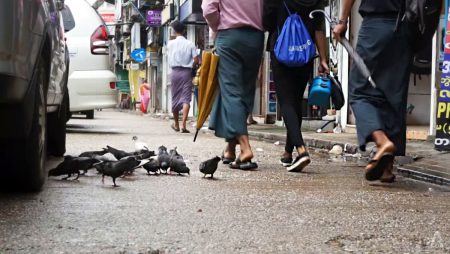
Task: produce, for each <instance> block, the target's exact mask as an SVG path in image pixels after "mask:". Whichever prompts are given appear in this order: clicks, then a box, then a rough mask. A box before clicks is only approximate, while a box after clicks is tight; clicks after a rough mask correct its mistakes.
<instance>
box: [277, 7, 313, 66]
mask: <svg viewBox="0 0 450 254" xmlns="http://www.w3.org/2000/svg"><path fill="white" fill-rule="evenodd" d="M283 3H284V7H285V8H286V10H287V12H288V14H289V16H288V17H287V18H286V21H285V22H284V25H283V28H282V30H281V33H280V34H279V36H278V38H277V41H276V43H275V48H274V54H275V57H276V58H277V60H278V61H279V62H280V63H283V64H285V65H287V66H289V67H300V66H303V65H305V64H307V63H308V62H309V61H310V60H311V59H312V58H313V57H314V55H315V54H316V46H315V45H314V42H313V40H312V39H311V36H310V34H309V32H308V29H307V28H306V26H305V24H304V23H303V21H302V19H301V18H300V16H299V15H298V14H297V13H291V11H290V10H289V8H288V7H287V5H286V2H283Z"/></svg>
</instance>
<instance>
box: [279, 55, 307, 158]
mask: <svg viewBox="0 0 450 254" xmlns="http://www.w3.org/2000/svg"><path fill="white" fill-rule="evenodd" d="M271 60H272V71H273V79H274V82H275V90H276V93H277V99H278V103H279V105H280V109H281V115H282V116H283V120H284V122H285V124H286V130H287V135H286V146H285V151H286V152H288V153H292V151H293V150H294V147H295V148H299V147H302V146H304V145H305V142H304V141H303V136H302V131H301V127H302V102H303V93H304V92H305V88H306V85H307V82H308V80H309V78H310V76H311V73H312V66H313V65H312V62H311V63H309V64H307V65H305V66H302V67H287V66H286V65H283V64H281V63H280V62H278V61H277V59H276V57H275V56H274V54H273V53H272V54H271Z"/></svg>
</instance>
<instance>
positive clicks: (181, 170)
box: [170, 158, 190, 175]
mask: <svg viewBox="0 0 450 254" xmlns="http://www.w3.org/2000/svg"><path fill="white" fill-rule="evenodd" d="M172 172H175V173H178V175H181V174H188V175H190V170H189V168H188V167H187V166H186V163H185V162H184V160H179V159H176V158H173V159H171V160H170V173H172Z"/></svg>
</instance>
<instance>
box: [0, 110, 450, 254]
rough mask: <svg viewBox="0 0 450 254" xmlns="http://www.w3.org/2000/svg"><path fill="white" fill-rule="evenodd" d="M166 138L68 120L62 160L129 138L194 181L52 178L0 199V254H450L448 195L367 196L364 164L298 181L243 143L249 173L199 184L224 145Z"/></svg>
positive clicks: (222, 174) (151, 131)
mask: <svg viewBox="0 0 450 254" xmlns="http://www.w3.org/2000/svg"><path fill="white" fill-rule="evenodd" d="M169 126H170V125H169V121H167V120H161V119H154V118H151V117H149V116H138V115H133V114H128V113H121V112H116V111H111V110H109V111H108V110H104V111H102V112H96V116H95V119H94V120H86V119H83V118H80V119H72V120H71V121H70V122H69V134H68V141H67V154H70V155H78V154H79V153H81V152H83V151H87V150H99V149H101V148H102V147H104V146H106V145H107V144H108V145H111V146H113V147H117V148H120V149H123V150H129V151H131V150H133V148H134V144H133V141H132V140H131V138H132V136H134V135H136V136H138V138H139V140H140V141H144V142H146V143H148V144H149V145H150V147H151V148H152V149H156V148H157V147H158V146H160V145H163V144H164V145H166V146H167V147H169V148H173V147H174V146H177V147H178V151H179V152H180V153H181V154H182V155H183V156H184V157H185V159H187V160H188V162H187V164H188V165H189V166H190V168H191V170H192V173H191V176H190V177H188V176H186V177H182V176H175V175H173V176H168V175H161V176H148V175H147V174H146V172H145V171H144V170H142V169H139V170H137V171H136V172H135V173H134V175H133V176H130V177H127V178H125V179H122V178H120V179H118V180H117V184H118V185H120V187H118V188H112V181H111V179H110V178H105V184H102V183H101V177H100V176H99V175H97V174H96V172H95V170H91V171H89V173H88V175H87V176H81V177H80V179H79V181H61V180H59V179H60V178H61V177H57V178H50V179H49V180H48V182H47V184H46V186H45V188H44V190H43V191H42V192H41V193H39V194H8V193H3V194H0V253H100V252H104V253H158V252H159V253H235V252H241V253H244V252H245V253H274V252H275V253H331V252H371V253H374V252H396V253H400V252H401V253H421V252H432V253H448V252H450V223H449V221H450V192H449V190H448V189H443V188H439V187H437V186H433V185H428V184H423V183H419V182H415V181H413V180H408V179H405V178H399V179H398V181H397V183H395V184H392V185H386V184H381V183H374V184H368V183H367V182H365V181H364V180H363V177H362V172H363V169H364V168H363V165H364V164H363V163H360V162H357V161H344V160H343V159H341V158H335V159H330V158H329V156H328V155H327V154H326V153H325V152H320V151H316V152H314V153H313V154H312V159H313V162H312V164H311V165H310V166H309V167H308V168H307V169H306V170H305V172H304V173H287V172H286V171H285V169H284V168H282V167H281V166H280V165H279V164H278V157H279V154H281V152H282V150H283V147H282V146H276V145H274V144H272V143H265V142H253V143H252V146H253V149H254V151H255V155H256V156H255V157H256V161H257V162H258V164H259V166H260V167H259V169H258V170H257V171H252V172H244V171H239V170H231V169H229V168H228V167H227V166H225V165H222V164H220V166H219V170H218V172H217V173H216V175H215V176H216V178H217V179H216V180H210V179H204V178H202V176H203V175H202V174H201V173H200V172H199V171H198V165H199V163H200V162H201V161H203V160H205V159H209V158H211V157H213V156H215V155H219V156H220V154H221V151H222V149H223V148H224V145H225V143H224V142H223V141H222V140H219V139H217V138H215V137H214V136H213V135H211V134H200V136H199V138H198V140H197V142H196V143H193V142H192V138H193V134H180V133H175V132H173V131H172V129H170V127H169ZM191 130H193V129H192V128H191ZM57 163H58V161H57V160H55V159H52V158H50V160H49V163H48V167H49V168H51V167H54V166H55V165H56V164H57Z"/></svg>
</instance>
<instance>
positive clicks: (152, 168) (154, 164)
mask: <svg viewBox="0 0 450 254" xmlns="http://www.w3.org/2000/svg"><path fill="white" fill-rule="evenodd" d="M142 167H143V168H144V169H145V170H147V174H149V175H151V174H150V172H152V173H153V175H156V174H159V161H158V160H156V159H150V161H149V162H148V163H147V164H144V165H143V166H142Z"/></svg>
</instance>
